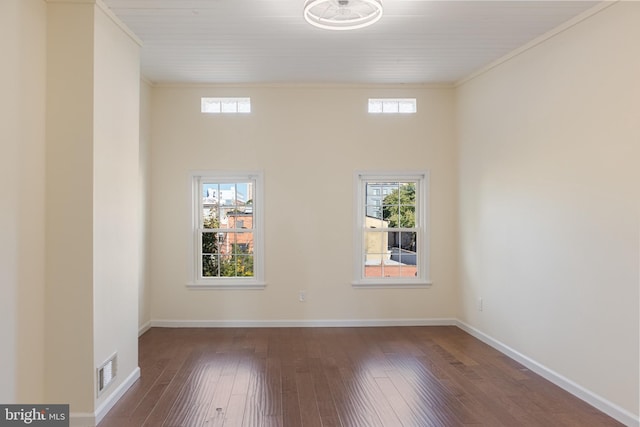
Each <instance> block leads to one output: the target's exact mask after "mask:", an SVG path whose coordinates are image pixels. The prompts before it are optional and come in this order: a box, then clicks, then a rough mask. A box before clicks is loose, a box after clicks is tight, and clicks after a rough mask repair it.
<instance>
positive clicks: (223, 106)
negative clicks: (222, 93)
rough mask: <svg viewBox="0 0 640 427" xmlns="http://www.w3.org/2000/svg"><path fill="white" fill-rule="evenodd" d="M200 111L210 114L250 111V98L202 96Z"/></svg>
mask: <svg viewBox="0 0 640 427" xmlns="http://www.w3.org/2000/svg"><path fill="white" fill-rule="evenodd" d="M200 111H201V112H203V113H210V114H224V113H231V114H233V113H250V112H251V98H202V99H201V101H200Z"/></svg>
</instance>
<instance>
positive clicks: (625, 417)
mask: <svg viewBox="0 0 640 427" xmlns="http://www.w3.org/2000/svg"><path fill="white" fill-rule="evenodd" d="M456 326H458V327H459V328H460V329H462V330H463V331H465V332H467V333H468V334H470V335H472V336H474V337H475V338H477V339H479V340H480V341H482V342H484V343H485V344H488V345H490V346H491V347H493V348H495V349H496V350H498V351H499V352H501V353H503V354H505V355H506V356H509V357H510V358H512V359H513V360H515V361H516V362H518V363H520V364H521V365H523V366H525V367H526V368H528V369H530V370H531V371H533V372H535V373H536V374H538V375H540V376H541V377H543V378H545V379H547V380H549V381H551V382H552V383H554V384H555V385H557V386H558V387H560V388H562V389H564V390H566V391H568V392H569V393H571V394H573V395H574V396H576V397H578V398H579V399H582V400H584V401H585V402H587V403H588V404H589V405H591V406H593V407H594V408H596V409H598V410H600V411H602V412H604V413H605V414H607V415H609V416H610V417H612V418H615V419H616V420H618V421H619V422H621V423H622V424H624V425H626V426H628V427H639V426H640V418H639V417H638V416H637V415H634V414H632V413H631V412H629V411H627V410H625V409H623V408H621V407H619V406H618V405H616V404H614V403H612V402H610V401H608V400H606V399H604V398H602V397H601V396H598V395H597V394H595V393H593V392H591V391H589V390H587V389H586V388H584V387H582V386H581V385H579V384H576V383H575V382H573V381H571V380H570V379H568V378H566V377H564V376H562V375H560V374H558V373H557V372H555V371H553V370H551V369H549V368H547V367H546V366H544V365H542V364H540V363H538V362H536V361H535V360H533V359H531V358H529V357H527V356H525V355H524V354H522V353H520V352H518V351H516V350H514V349H512V348H511V347H509V346H507V345H505V344H503V343H502V342H500V341H498V340H496V339H494V338H492V337H490V336H489V335H487V334H485V333H484V332H482V331H480V330H478V329H476V328H474V327H473V326H471V325H468V324H466V323H464V322H462V321H460V320H457V321H456Z"/></svg>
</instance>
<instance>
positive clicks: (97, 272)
mask: <svg viewBox="0 0 640 427" xmlns="http://www.w3.org/2000/svg"><path fill="white" fill-rule="evenodd" d="M94 19H95V21H94V22H95V24H94V72H93V75H94V83H93V94H94V102H93V111H94V114H93V123H94V126H93V147H94V149H93V340H94V356H93V363H94V368H95V367H98V366H100V365H101V364H102V363H103V362H105V361H106V360H107V359H108V358H109V357H110V356H111V355H112V354H113V353H115V352H117V354H118V377H117V378H116V380H115V382H114V383H113V385H112V386H111V387H110V389H109V390H108V392H105V393H103V394H102V395H101V397H100V398H99V399H98V400H97V402H96V405H97V406H100V404H102V403H103V402H104V401H105V400H106V399H107V398H108V397H109V392H113V390H114V388H116V387H117V386H118V385H119V384H120V383H122V382H123V381H124V380H125V379H126V378H127V376H128V375H130V374H131V373H132V372H133V371H134V370H136V368H137V367H138V341H137V337H138V330H137V326H138V292H139V286H138V284H139V280H140V276H139V269H140V267H141V265H140V263H141V260H140V234H139V232H140V228H141V227H140V226H141V224H140V217H139V205H140V203H139V200H140V196H141V193H140V187H139V179H140V175H139V170H140V164H139V144H138V140H139V138H140V130H139V123H140V113H139V110H140V109H139V106H140V60H139V55H140V53H139V46H138V44H137V42H136V41H135V40H132V39H131V38H130V37H129V35H128V34H127V33H126V32H125V31H123V30H122V29H121V28H120V27H119V26H118V25H117V24H116V23H114V21H113V20H112V19H111V17H110V16H109V15H108V14H106V13H105V11H104V10H103V9H102V8H100V7H97V8H95V18H94Z"/></svg>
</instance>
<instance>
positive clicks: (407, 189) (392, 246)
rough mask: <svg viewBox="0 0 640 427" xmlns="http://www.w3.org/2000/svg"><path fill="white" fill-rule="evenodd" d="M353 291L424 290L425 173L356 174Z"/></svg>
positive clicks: (425, 248)
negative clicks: (372, 288) (361, 288)
mask: <svg viewBox="0 0 640 427" xmlns="http://www.w3.org/2000/svg"><path fill="white" fill-rule="evenodd" d="M355 185H356V203H357V206H356V209H355V211H356V219H355V229H356V244H355V245H354V246H355V248H356V249H355V250H356V254H355V259H356V262H355V267H354V269H355V277H354V285H357V286H402V285H404V286H425V285H428V284H429V280H428V277H429V276H428V263H427V260H428V257H427V248H428V244H427V237H428V235H427V185H428V182H427V173H426V172H424V173H357V174H356V178H355Z"/></svg>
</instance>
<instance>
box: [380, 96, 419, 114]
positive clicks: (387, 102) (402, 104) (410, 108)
mask: <svg viewBox="0 0 640 427" xmlns="http://www.w3.org/2000/svg"><path fill="white" fill-rule="evenodd" d="M368 111H369V113H401V114H412V113H415V112H417V111H418V106H417V103H416V99H415V98H377V99H374V98H370V99H369V106H368Z"/></svg>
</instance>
